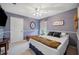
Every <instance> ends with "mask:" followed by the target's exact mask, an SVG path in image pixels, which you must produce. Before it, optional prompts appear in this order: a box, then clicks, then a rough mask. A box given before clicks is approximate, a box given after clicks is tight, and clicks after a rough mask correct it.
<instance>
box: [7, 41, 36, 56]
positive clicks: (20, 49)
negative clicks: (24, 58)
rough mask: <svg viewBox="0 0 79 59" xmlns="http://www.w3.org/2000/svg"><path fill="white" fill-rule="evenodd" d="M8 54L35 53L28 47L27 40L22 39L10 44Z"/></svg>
mask: <svg viewBox="0 0 79 59" xmlns="http://www.w3.org/2000/svg"><path fill="white" fill-rule="evenodd" d="M8 55H35V53H34V52H33V51H32V50H31V49H30V48H29V41H26V40H23V41H19V42H15V43H11V44H10V48H9V50H8Z"/></svg>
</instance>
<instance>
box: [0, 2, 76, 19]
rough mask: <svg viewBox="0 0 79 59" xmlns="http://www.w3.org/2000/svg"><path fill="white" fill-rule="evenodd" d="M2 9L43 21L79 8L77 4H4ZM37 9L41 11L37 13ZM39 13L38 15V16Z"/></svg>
mask: <svg viewBox="0 0 79 59" xmlns="http://www.w3.org/2000/svg"><path fill="white" fill-rule="evenodd" d="M1 6H2V8H3V9H4V10H5V11H7V12H11V13H15V14H19V15H24V16H27V17H32V18H35V19H42V18H45V17H48V16H52V15H56V14H58V13H61V12H65V11H68V10H71V9H73V8H77V4H76V3H17V4H11V3H3V4H1ZM36 8H38V9H39V10H38V11H36ZM37 13H38V14H37Z"/></svg>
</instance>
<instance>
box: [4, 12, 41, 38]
mask: <svg viewBox="0 0 79 59" xmlns="http://www.w3.org/2000/svg"><path fill="white" fill-rule="evenodd" d="M6 14H7V16H8V19H7V23H6V26H5V27H4V28H3V29H4V32H5V33H4V37H5V38H9V37H10V17H11V16H13V17H19V18H23V19H24V36H26V35H38V32H39V31H38V30H39V26H40V25H39V20H35V19H33V18H28V17H26V16H22V15H18V14H13V13H9V12H6ZM31 21H34V22H35V23H36V28H35V29H33V30H32V29H30V22H31Z"/></svg>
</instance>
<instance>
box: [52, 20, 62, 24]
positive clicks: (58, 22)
mask: <svg viewBox="0 0 79 59" xmlns="http://www.w3.org/2000/svg"><path fill="white" fill-rule="evenodd" d="M53 25H63V20H56V21H54V22H53Z"/></svg>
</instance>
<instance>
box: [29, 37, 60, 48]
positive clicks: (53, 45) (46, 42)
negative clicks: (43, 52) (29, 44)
mask: <svg viewBox="0 0 79 59" xmlns="http://www.w3.org/2000/svg"><path fill="white" fill-rule="evenodd" d="M30 38H32V39H33V40H36V41H38V42H41V43H42V44H44V45H47V46H49V47H51V48H55V49H57V47H58V46H59V45H60V44H61V43H60V42H57V41H54V40H50V39H47V38H44V37H39V36H31V37H30Z"/></svg>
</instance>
